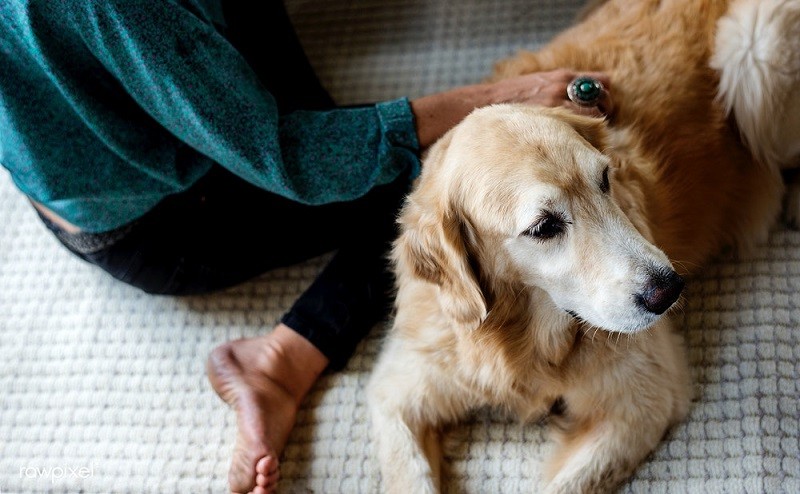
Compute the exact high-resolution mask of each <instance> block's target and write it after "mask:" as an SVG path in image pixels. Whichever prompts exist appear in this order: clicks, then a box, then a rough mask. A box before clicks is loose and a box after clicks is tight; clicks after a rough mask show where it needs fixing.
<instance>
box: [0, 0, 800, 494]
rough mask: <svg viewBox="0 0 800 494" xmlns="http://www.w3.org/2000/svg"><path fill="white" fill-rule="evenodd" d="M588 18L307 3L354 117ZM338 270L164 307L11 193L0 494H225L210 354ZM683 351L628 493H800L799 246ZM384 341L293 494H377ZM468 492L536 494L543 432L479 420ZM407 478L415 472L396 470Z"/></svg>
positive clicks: (492, 7) (695, 298) (314, 447)
mask: <svg viewBox="0 0 800 494" xmlns="http://www.w3.org/2000/svg"><path fill="white" fill-rule="evenodd" d="M579 3H580V2H576V1H574V0H573V1H567V2H562V1H557V0H553V1H545V0H540V1H524V0H493V1H489V0H483V1H482V0H463V1H453V0H405V1H400V0H351V1H342V0H339V1H334V0H330V1H321V0H314V1H311V0H292V1H290V2H288V8H289V11H290V14H291V16H292V17H293V19H294V20H295V22H296V25H297V27H298V30H299V32H300V35H301V38H302V40H303V42H304V45H305V46H306V48H307V51H308V52H309V55H310V57H311V59H312V62H313V64H314V66H315V67H316V69H317V70H318V72H319V73H320V75H321V77H322V79H323V81H324V83H325V84H326V86H327V87H329V88H330V90H331V92H332V93H333V95H334V96H335V97H336V98H337V100H338V101H339V102H340V103H358V102H365V101H374V100H381V99H388V98H394V97H398V96H402V95H407V96H411V97H414V96H419V95H421V94H425V93H427V92H431V91H436V90H440V89H444V88H448V87H451V86H454V85H457V84H464V83H469V82H475V81H478V80H480V79H481V78H482V77H484V76H485V75H486V74H487V73H488V72H489V71H490V67H491V64H492V62H493V61H494V60H496V59H498V58H500V57H504V56H508V55H510V54H512V53H513V52H514V51H515V50H517V49H519V48H523V47H527V48H533V47H535V46H537V45H539V44H541V43H542V42H544V41H546V40H547V39H549V38H550V37H551V36H552V35H553V34H555V33H556V32H557V31H558V30H560V29H562V28H563V27H564V26H566V25H568V24H569V23H570V22H571V20H572V18H573V15H574V13H575V11H576V10H577V8H578V6H579ZM324 260H325V259H324V258H323V259H318V260H315V261H311V262H308V263H305V264H302V265H299V266H295V267H291V268H287V269H282V270H279V271H276V272H273V273H269V274H267V275H265V276H264V277H262V278H260V279H258V280H255V281H253V282H250V283H247V284H244V285H242V286H240V287H237V288H235V289H232V290H229V291H226V292H224V293H220V294H216V295H211V296H204V297H191V298H185V299H174V298H159V297H152V296H147V295H145V294H142V293H140V292H138V291H137V290H134V289H132V288H129V287H126V286H123V285H121V284H119V283H117V282H115V281H113V280H112V279H110V278H109V277H108V276H106V275H105V274H103V273H101V272H99V271H98V270H96V269H93V268H91V267H90V266H87V265H85V264H83V263H82V262H81V261H79V260H77V259H74V258H72V257H70V255H69V254H68V253H67V252H66V251H65V250H64V249H63V248H62V247H60V245H59V244H58V243H57V242H56V241H55V240H54V239H53V238H52V237H51V236H50V235H49V234H48V232H47V231H46V230H45V228H44V227H43V226H42V225H41V224H40V223H39V221H38V220H37V218H36V216H35V214H34V213H33V211H32V210H31V208H30V206H29V205H28V204H27V203H26V202H25V200H24V199H23V198H22V197H21V196H20V195H19V194H18V193H16V191H15V190H14V189H13V187H12V185H11V182H10V180H9V179H8V177H7V176H6V175H5V174H4V173H0V493H2V494H8V493H29V492H56V493H64V492H87V493H111V492H113V493H145V492H147V493H173V492H191V493H201V492H208V493H222V492H225V489H226V471H227V466H228V459H229V454H230V451H231V448H232V445H233V439H234V434H235V423H234V416H233V415H232V414H231V413H230V412H229V411H228V409H227V407H225V406H224V404H223V403H222V402H221V401H220V400H219V399H218V398H217V397H216V395H214V393H213V392H212V391H211V389H210V388H209V386H208V384H207V382H206V378H205V371H204V362H205V358H206V356H207V354H208V352H209V351H210V350H211V349H212V348H213V347H214V346H215V345H217V344H219V343H220V342H223V341H226V340H230V339H233V338H239V337H243V336H253V335H257V334H261V333H263V332H264V331H267V330H269V329H270V328H271V327H272V326H273V324H274V323H275V322H276V320H277V319H278V318H279V317H280V315H281V314H282V313H283V311H284V310H286V309H287V308H288V307H289V305H290V304H291V303H292V301H293V299H294V298H295V297H296V296H297V295H298V294H299V293H300V292H301V291H302V290H303V288H304V287H305V286H307V285H308V284H309V283H310V281H311V280H312V279H313V277H314V275H315V274H316V272H317V271H318V270H319V269H320V267H321V266H322V265H323V263H324ZM687 298H688V303H687V305H686V309H685V324H684V326H685V329H684V331H685V335H686V340H687V344H688V347H689V355H690V358H691V364H692V369H693V376H694V382H695V387H696V395H697V399H696V401H695V402H694V404H693V406H692V409H691V413H690V416H689V419H688V420H687V421H686V422H684V423H682V424H681V425H679V426H678V427H676V428H675V429H674V430H672V431H671V433H670V434H669V436H668V437H667V438H666V439H665V440H664V441H663V443H662V444H661V445H660V446H659V448H658V449H657V450H656V451H655V452H654V453H653V454H652V456H651V457H650V458H648V460H647V461H646V462H645V463H644V464H643V465H642V466H641V467H640V468H639V469H638V470H637V471H636V474H635V475H634V477H633V478H632V479H631V480H630V481H629V482H628V483H627V484H626V485H625V486H624V487H623V491H624V492H636V493H639V492H647V493H650V492H656V493H658V492H662V493H667V492H669V493H678V492H701V493H781V492H782V493H798V492H800V452H799V451H798V438H799V437H800V432H798V402H800V396H799V393H798V378H799V377H800V372H799V370H800V330H799V329H798V323H800V233H797V232H793V231H788V230H785V229H783V228H782V227H777V228H776V230H775V231H774V232H773V234H772V235H771V236H770V238H769V242H768V244H766V245H764V246H762V247H760V248H758V249H757V250H756V251H755V252H754V253H753V254H752V255H750V256H749V257H748V258H746V259H738V260H724V261H719V262H717V263H716V264H715V265H714V266H712V267H711V268H710V269H708V270H707V271H706V272H705V274H704V276H703V277H702V278H700V279H697V280H694V281H693V282H691V284H690V287H689V290H688V293H687ZM383 331H384V328H383V327H377V328H375V330H374V331H373V333H372V334H371V335H370V336H369V337H368V338H367V340H366V341H365V342H364V343H363V344H362V345H361V346H360V348H359V350H358V352H357V354H356V355H355V356H354V358H353V359H352V360H351V362H350V364H349V365H348V367H347V368H346V370H345V371H343V372H340V373H338V374H335V375H331V376H327V377H325V378H324V379H323V380H322V381H321V382H320V383H319V385H318V386H317V387H316V388H315V389H314V391H313V392H312V394H311V396H310V397H309V399H308V401H307V403H306V404H305V406H304V408H303V410H302V411H301V413H300V416H299V420H298V424H297V428H296V429H295V430H294V432H293V434H292V436H291V438H290V442H289V445H288V447H287V449H286V452H285V459H284V461H283V477H284V480H283V481H282V490H283V492H290V493H306V492H314V493H372V492H377V491H378V488H379V475H378V473H377V465H376V461H375V460H374V455H373V454H372V451H371V445H370V439H369V423H368V416H367V413H366V406H365V397H364V387H365V384H366V382H367V380H368V377H369V372H370V369H371V368H372V365H373V362H374V360H375V356H376V353H377V351H378V348H379V341H380V337H381V334H382V333H383ZM447 443H448V447H447V462H448V465H449V467H448V468H449V470H450V474H449V479H450V481H449V483H448V486H447V490H448V491H451V492H469V493H517V492H536V491H537V490H538V487H539V486H540V479H539V465H540V462H541V460H542V458H543V457H544V456H545V455H546V454H547V452H548V451H549V450H550V449H551V447H552V446H551V444H550V443H549V442H548V441H547V439H546V437H545V435H544V431H543V429H542V427H541V426H539V425H537V424H529V425H520V424H517V423H515V422H514V421H513V420H511V419H510V418H508V417H506V416H504V415H503V414H501V413H498V412H493V411H488V410H487V411H481V412H478V413H476V414H475V415H474V417H473V418H472V419H471V420H470V421H468V422H467V423H465V424H464V425H462V426H459V427H456V428H455V429H454V430H453V431H452V432H451V433H450V435H449V438H448V441H447ZM398 468H402V465H398Z"/></svg>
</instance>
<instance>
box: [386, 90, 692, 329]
mask: <svg viewBox="0 0 800 494" xmlns="http://www.w3.org/2000/svg"><path fill="white" fill-rule="evenodd" d="M604 136H605V127H604V124H603V123H602V122H601V121H598V120H595V119H589V118H585V117H578V116H575V115H572V114H570V113H567V112H566V111H562V110H545V109H534V108H528V107H521V106H510V105H498V106H494V107H490V108H486V109H482V110H478V111H476V112H474V113H473V114H472V115H471V116H470V117H468V118H467V119H466V120H465V121H464V123H463V124H462V125H460V126H459V127H458V128H457V129H456V130H455V131H454V132H452V133H451V134H449V135H448V136H446V137H445V138H444V139H443V141H442V142H440V143H439V144H437V146H435V147H434V149H432V150H431V154H430V155H429V157H428V159H427V160H426V163H425V165H424V171H423V173H424V176H423V180H421V182H420V186H419V187H418V189H417V191H415V192H414V193H413V194H412V195H411V197H410V198H409V202H408V204H407V206H406V210H405V211H404V214H403V217H402V218H401V223H403V224H404V233H403V235H402V236H401V238H400V240H399V241H398V245H397V250H396V256H397V257H398V258H399V259H400V262H407V263H408V264H410V265H411V267H412V272H414V273H415V274H416V276H418V277H421V278H424V279H426V280H428V281H431V282H433V283H435V284H438V285H439V286H440V290H439V296H440V303H441V306H442V309H443V311H445V312H446V313H447V314H448V315H450V317H451V318H452V319H453V320H454V322H456V323H457V324H458V325H460V326H464V327H467V328H474V327H477V325H479V324H480V323H481V321H482V320H483V319H484V318H485V317H486V314H487V313H488V310H489V309H490V308H491V307H487V291H491V285H497V284H498V283H506V284H509V283H510V284H519V283H522V284H524V285H527V286H528V287H535V288H539V289H541V290H543V291H544V292H546V293H547V294H548V295H549V297H550V299H552V302H553V303H554V304H555V306H556V307H558V308H560V309H561V310H562V311H565V312H567V313H569V314H571V315H573V316H574V317H577V318H580V319H583V320H585V321H586V322H588V323H590V324H592V325H594V326H597V327H600V328H604V329H606V330H609V331H618V332H626V333H630V332H635V331H638V330H641V329H644V328H647V327H649V326H650V325H651V324H653V323H654V322H655V321H656V320H657V319H658V317H659V316H660V315H661V314H662V313H664V312H665V311H666V310H667V309H668V308H669V307H670V306H672V304H673V303H674V302H675V301H676V300H677V299H678V297H679V295H680V292H681V289H682V288H683V280H681V278H680V277H679V276H678V275H677V274H676V273H675V272H674V270H673V269H672V266H671V265H670V262H669V260H668V259H667V257H666V255H664V253H663V252H661V251H660V250H659V249H658V248H656V247H655V246H654V245H652V244H651V243H650V242H648V241H647V240H646V239H645V238H644V237H643V236H642V235H641V234H640V233H639V232H638V231H637V230H636V228H634V226H633V225H632V224H631V222H630V221H629V220H628V218H627V217H626V216H625V214H624V213H623V212H622V210H621V209H620V208H619V207H618V206H617V204H616V203H615V202H614V201H613V199H612V197H611V194H610V187H611V184H610V182H609V171H610V166H611V162H610V159H609V158H608V157H607V156H605V155H604V154H602V153H601V152H600V150H599V149H602V147H603V140H604ZM487 285H488V288H487ZM488 298H490V297H488ZM489 303H491V301H490V302H489ZM540 310H541V309H540Z"/></svg>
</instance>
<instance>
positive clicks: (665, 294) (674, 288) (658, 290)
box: [636, 269, 684, 314]
mask: <svg viewBox="0 0 800 494" xmlns="http://www.w3.org/2000/svg"><path fill="white" fill-rule="evenodd" d="M683 285H684V281H683V278H681V277H680V276H679V275H678V273H676V272H675V271H673V270H671V269H670V270H659V271H657V272H655V273H653V274H652V275H651V276H650V280H649V281H648V282H647V285H646V286H645V288H644V291H643V292H642V293H640V294H638V295H636V302H637V303H638V304H639V306H640V307H643V308H644V309H646V310H647V311H648V312H652V313H653V314H663V313H664V311H666V310H667V309H669V308H670V307H672V304H674V303H675V301H676V300H678V297H680V295H681V291H682V290H683Z"/></svg>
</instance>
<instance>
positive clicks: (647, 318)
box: [564, 309, 661, 334]
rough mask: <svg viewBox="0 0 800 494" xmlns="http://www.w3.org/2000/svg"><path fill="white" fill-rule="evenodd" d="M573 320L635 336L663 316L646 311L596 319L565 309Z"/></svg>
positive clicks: (592, 316) (612, 331)
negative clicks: (634, 334)
mask: <svg viewBox="0 0 800 494" xmlns="http://www.w3.org/2000/svg"><path fill="white" fill-rule="evenodd" d="M564 312H566V313H567V314H569V315H570V316H571V317H572V318H573V319H575V320H576V321H578V322H579V323H581V324H587V325H589V326H592V327H595V328H599V329H602V330H604V331H608V332H611V333H625V334H633V333H638V332H640V331H645V330H647V329H648V328H650V327H651V326H652V325H653V324H655V323H656V321H658V320H659V319H660V318H661V315H658V314H653V313H651V312H645V311H640V310H636V311H632V312H633V313H629V314H625V315H609V316H608V317H596V316H594V315H588V314H587V315H584V313H581V312H578V311H576V310H574V309H564Z"/></svg>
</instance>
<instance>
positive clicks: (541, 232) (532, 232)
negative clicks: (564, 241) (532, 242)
mask: <svg viewBox="0 0 800 494" xmlns="http://www.w3.org/2000/svg"><path fill="white" fill-rule="evenodd" d="M567 223H568V222H567V221H564V219H562V218H561V217H560V216H558V215H555V214H553V213H546V214H545V215H544V216H542V218H541V219H540V220H539V221H537V222H536V223H534V224H533V225H531V226H530V228H528V229H527V230H525V231H524V232H522V234H523V235H526V236H529V237H533V238H535V239H537V240H549V239H551V238H553V237H557V236H558V235H561V234H562V233H564V229H565V227H566V225H567Z"/></svg>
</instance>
